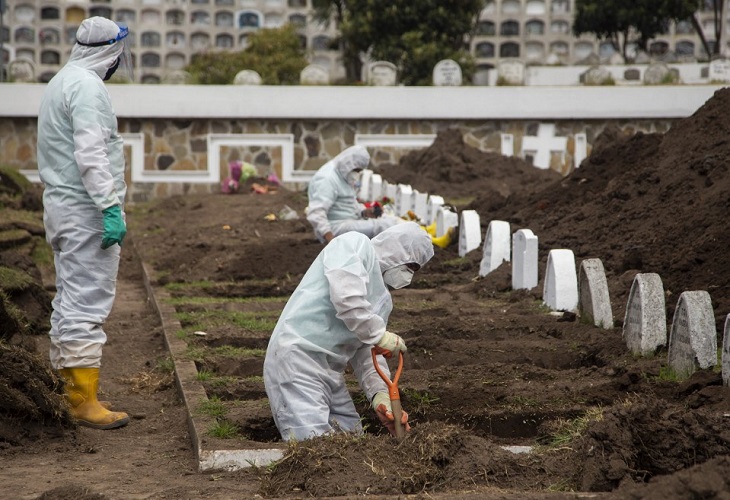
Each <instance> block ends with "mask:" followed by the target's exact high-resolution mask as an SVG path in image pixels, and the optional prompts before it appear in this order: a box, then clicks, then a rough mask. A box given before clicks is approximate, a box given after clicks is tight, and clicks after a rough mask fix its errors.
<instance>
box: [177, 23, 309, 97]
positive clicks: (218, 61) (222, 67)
mask: <svg viewBox="0 0 730 500" xmlns="http://www.w3.org/2000/svg"><path fill="white" fill-rule="evenodd" d="M304 56H305V53H304V49H302V47H301V44H300V41H299V37H298V36H297V33H296V30H295V28H294V27H293V26H291V25H286V26H284V27H282V28H276V29H261V30H259V31H256V32H255V33H251V35H249V38H248V46H247V47H246V48H245V49H244V50H242V51H235V52H231V51H225V52H204V53H201V54H196V55H195V56H193V58H192V60H191V62H190V64H189V65H188V66H187V68H186V71H188V72H189V73H190V74H191V76H192V77H193V82H195V83H199V84H203V85H227V84H231V83H233V79H234V78H235V76H236V74H237V73H238V72H239V71H241V70H244V69H252V70H254V71H256V72H257V73H258V74H259V75H261V80H262V83H263V84H264V85H298V84H299V74H300V73H301V71H302V70H303V69H304V68H305V67H306V66H307V64H308V63H307V60H306V58H305V57H304Z"/></svg>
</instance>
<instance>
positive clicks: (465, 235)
mask: <svg viewBox="0 0 730 500" xmlns="http://www.w3.org/2000/svg"><path fill="white" fill-rule="evenodd" d="M481 243H482V226H481V224H480V221H479V214H478V213H477V211H476V210H462V212H461V222H460V223H459V257H463V256H465V255H466V254H468V253H469V252H471V251H472V250H474V249H476V248H479V245H481Z"/></svg>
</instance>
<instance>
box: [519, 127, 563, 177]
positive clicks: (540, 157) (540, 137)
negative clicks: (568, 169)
mask: <svg viewBox="0 0 730 500" xmlns="http://www.w3.org/2000/svg"><path fill="white" fill-rule="evenodd" d="M567 148H568V138H567V137H555V125H554V124H552V123H541V124H540V125H539V126H538V128H537V137H534V136H533V137H530V136H525V137H523V138H522V157H523V158H525V157H526V155H527V154H528V153H533V154H534V156H533V158H532V164H533V165H534V166H536V167H537V168H541V169H548V168H550V159H551V158H552V153H560V154H561V155H562V156H561V162H562V163H565V150H566V149H567Z"/></svg>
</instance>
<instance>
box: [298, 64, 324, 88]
mask: <svg viewBox="0 0 730 500" xmlns="http://www.w3.org/2000/svg"><path fill="white" fill-rule="evenodd" d="M299 82H300V83H301V84H302V85H329V84H330V75H329V73H328V72H327V70H326V69H324V68H323V67H322V66H319V65H318V64H310V65H309V66H307V67H306V68H304V69H303V70H302V72H301V73H300V74H299Z"/></svg>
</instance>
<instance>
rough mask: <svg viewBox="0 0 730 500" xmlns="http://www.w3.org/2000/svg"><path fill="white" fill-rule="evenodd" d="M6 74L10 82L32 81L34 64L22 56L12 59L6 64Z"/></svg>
mask: <svg viewBox="0 0 730 500" xmlns="http://www.w3.org/2000/svg"><path fill="white" fill-rule="evenodd" d="M8 75H9V77H10V81H11V82H15V83H34V82H35V81H36V79H35V64H33V61H31V60H30V59H25V58H24V57H20V58H18V59H14V60H12V61H10V64H8Z"/></svg>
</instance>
